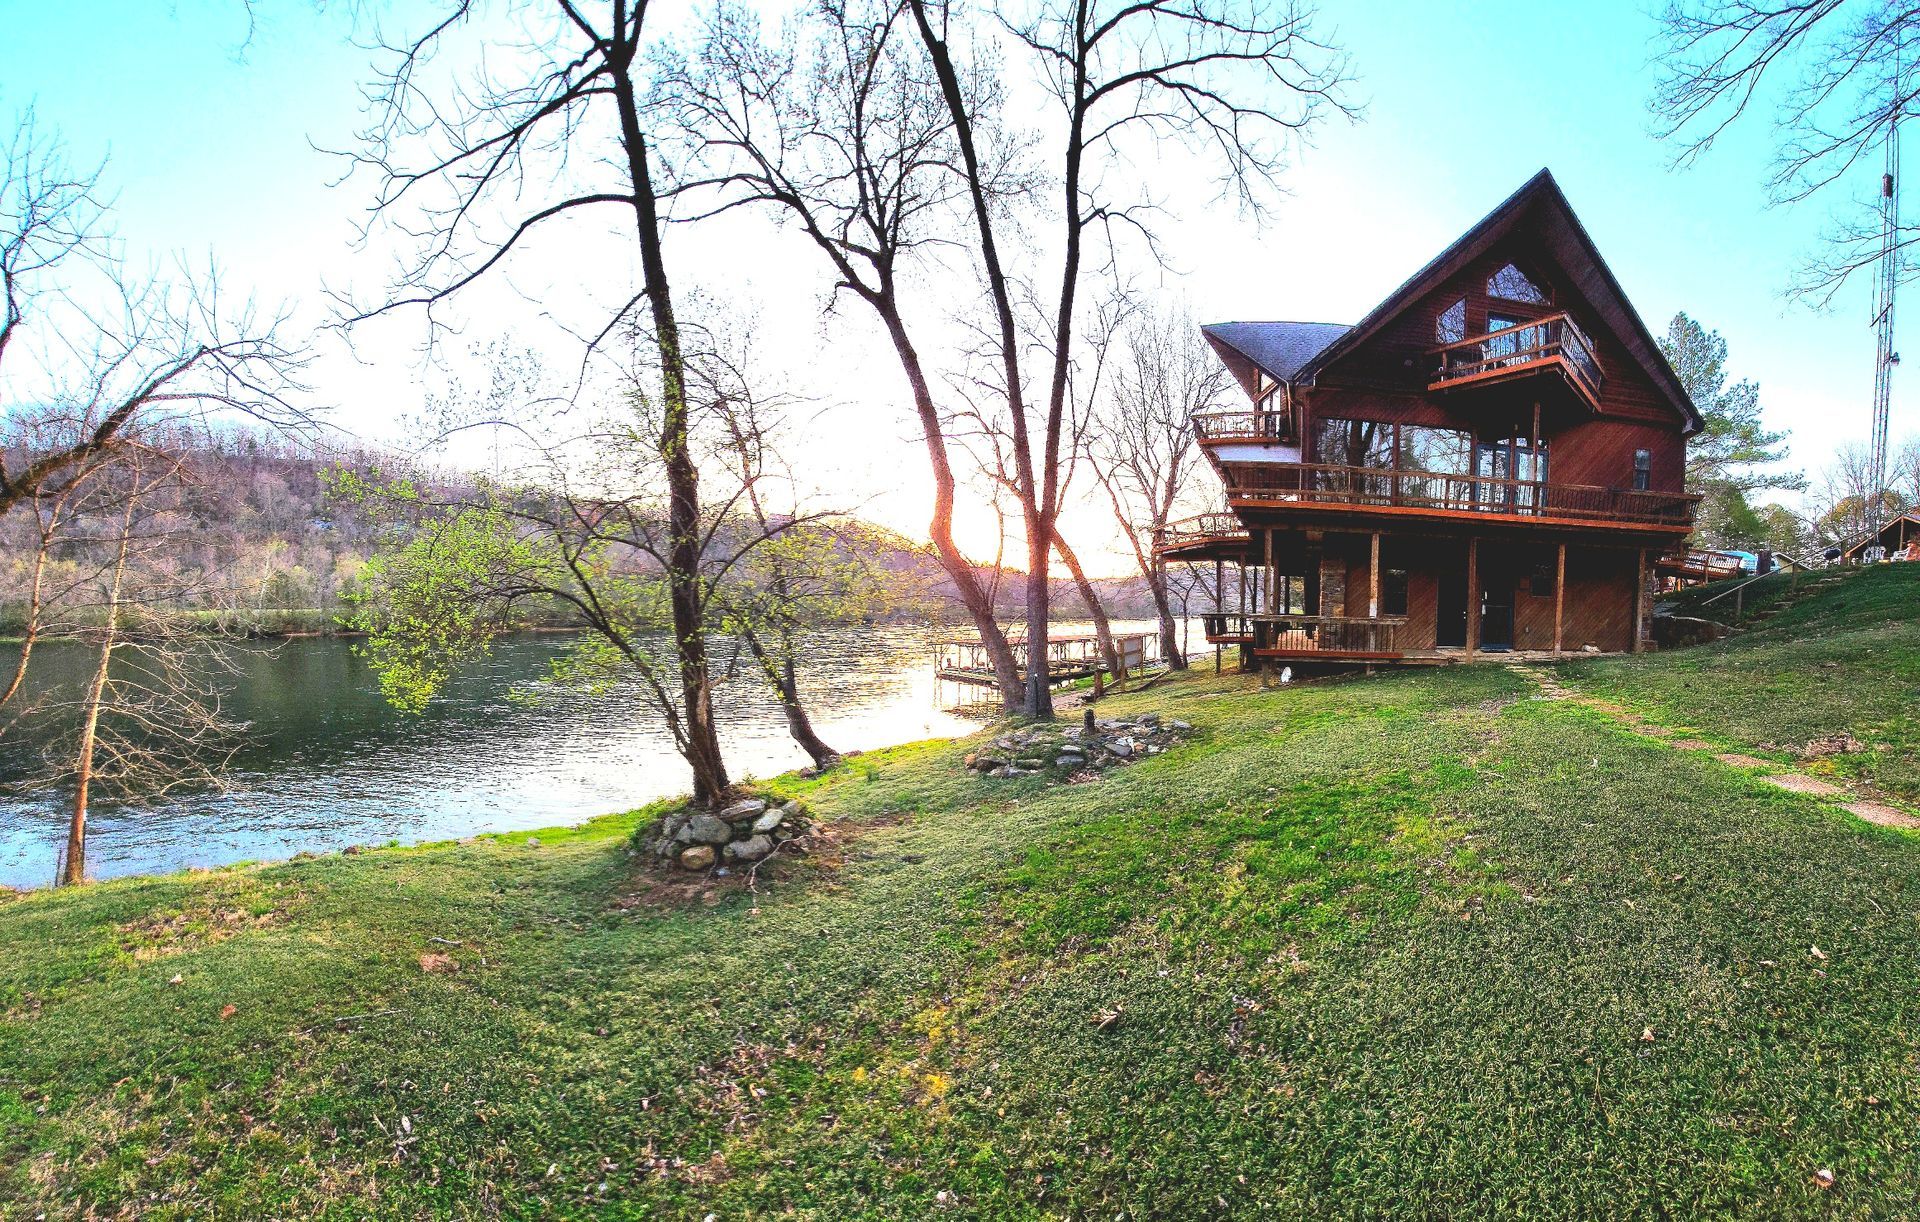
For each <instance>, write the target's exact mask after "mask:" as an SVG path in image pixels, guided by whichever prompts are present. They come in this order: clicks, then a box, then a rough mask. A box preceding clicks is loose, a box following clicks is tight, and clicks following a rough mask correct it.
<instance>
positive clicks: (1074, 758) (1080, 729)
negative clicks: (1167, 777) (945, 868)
mask: <svg viewBox="0 0 1920 1222" xmlns="http://www.w3.org/2000/svg"><path fill="white" fill-rule="evenodd" d="M1192 729H1193V727H1192V726H1190V725H1188V724H1187V723H1186V722H1184V721H1162V720H1161V719H1160V715H1159V714H1157V713H1141V714H1140V715H1138V716H1136V717H1132V718H1128V719H1126V720H1112V719H1100V720H1096V719H1095V718H1094V717H1093V715H1092V713H1091V712H1089V713H1088V715H1087V719H1086V721H1085V722H1084V723H1083V724H1081V725H1077V726H1067V727H1065V728H1061V727H1057V726H1046V725H1041V726H1027V727H1025V728H1023V729H1019V730H1012V731H1009V732H1008V733H1006V734H1002V735H1001V736H1000V737H999V738H996V739H994V740H993V743H992V744H991V745H990V746H987V747H983V748H981V749H980V750H978V751H973V752H970V753H968V755H967V757H966V766H967V767H968V768H970V769H972V770H973V771H974V772H977V773H979V774H981V775H982V776H989V777H995V778H998V777H1013V776H1032V775H1034V774H1035V773H1040V772H1060V773H1067V774H1070V775H1092V774H1094V773H1097V772H1101V771H1104V770H1105V769H1108V768H1113V767H1116V766H1119V765H1122V764H1131V763H1135V762H1137V761H1139V760H1142V759H1145V758H1146V757H1147V756H1149V755H1158V754H1160V753H1161V752H1162V751H1165V750H1166V749H1167V748H1168V747H1170V746H1172V745H1173V744H1174V743H1176V742H1179V741H1180V739H1181V738H1182V737H1184V736H1185V735H1186V734H1187V733H1188V732H1189V731H1190V730H1192Z"/></svg>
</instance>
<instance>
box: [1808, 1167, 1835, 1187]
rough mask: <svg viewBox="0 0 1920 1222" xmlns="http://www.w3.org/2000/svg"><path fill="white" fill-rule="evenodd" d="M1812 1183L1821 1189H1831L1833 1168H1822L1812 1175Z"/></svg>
mask: <svg viewBox="0 0 1920 1222" xmlns="http://www.w3.org/2000/svg"><path fill="white" fill-rule="evenodd" d="M1813 1182H1814V1183H1815V1184H1817V1185H1819V1186H1820V1187H1822V1188H1831V1187H1833V1168H1831V1167H1822V1168H1820V1170H1818V1171H1816V1172H1814V1173H1813Z"/></svg>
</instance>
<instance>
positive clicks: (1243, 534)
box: [1153, 513, 1251, 552]
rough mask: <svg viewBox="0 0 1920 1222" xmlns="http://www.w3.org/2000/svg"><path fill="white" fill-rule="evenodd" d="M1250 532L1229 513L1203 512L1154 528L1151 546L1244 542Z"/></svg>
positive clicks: (1165, 548)
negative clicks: (1157, 528)
mask: <svg viewBox="0 0 1920 1222" xmlns="http://www.w3.org/2000/svg"><path fill="white" fill-rule="evenodd" d="M1249 538H1251V535H1249V534H1248V532H1247V527H1246V523H1244V522H1242V521H1241V520H1240V519H1239V517H1238V516H1237V515H1235V514H1231V513H1202V514H1196V515H1194V516H1193V517H1191V518H1182V519H1180V520H1179V521H1178V522H1169V523H1167V524H1166V525H1165V526H1163V527H1161V528H1160V529H1159V530H1156V531H1154V532H1153V550H1154V551H1156V552H1164V551H1166V550H1168V549H1169V548H1177V547H1185V546H1187V545H1189V544H1194V543H1244V542H1246V541H1247V540H1248V539H1249Z"/></svg>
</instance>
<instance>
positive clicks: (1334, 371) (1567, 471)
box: [1301, 228, 1686, 492]
mask: <svg viewBox="0 0 1920 1222" xmlns="http://www.w3.org/2000/svg"><path fill="white" fill-rule="evenodd" d="M1510 262H1511V263H1514V264H1516V265H1518V266H1519V267H1521V268H1522V269H1523V270H1525V271H1526V272H1527V274H1528V275H1529V276H1530V277H1531V278H1532V279H1533V280H1534V282H1535V283H1537V284H1539V285H1540V286H1541V287H1542V288H1544V289H1546V290H1547V291H1548V292H1549V294H1550V295H1551V296H1552V298H1553V300H1552V302H1551V303H1550V304H1546V305H1528V304H1523V303H1509V302H1505V301H1494V300H1492V299H1490V298H1488V296H1487V294H1486V291H1485V289H1486V282H1487V279H1488V277H1489V276H1491V275H1492V274H1493V273H1494V272H1495V271H1497V270H1498V269H1499V268H1500V267H1502V266H1503V265H1505V264H1507V263H1510ZM1463 297H1464V298H1465V299H1466V301H1467V333H1468V335H1469V336H1471V335H1475V334H1479V333H1481V332H1483V331H1485V329H1486V326H1487V315H1488V313H1489V311H1490V310H1498V311H1500V312H1502V313H1504V314H1507V315H1510V316H1512V317H1516V318H1520V319H1523V320H1525V319H1528V318H1533V317H1541V316H1544V315H1547V314H1551V313H1555V312H1557V311H1560V310H1566V311H1569V312H1571V313H1572V314H1573V315H1574V317H1575V318H1576V319H1578V320H1579V321H1580V322H1581V325H1582V326H1583V328H1584V329H1585V330H1586V331H1587V333H1588V335H1590V336H1591V337H1592V339H1593V342H1594V347H1595V351H1596V354H1597V356H1598V358H1599V361H1600V364H1601V366H1602V368H1603V370H1604V371H1605V382H1604V384H1603V386H1602V387H1601V394H1600V405H1601V410H1600V412H1599V414H1598V415H1597V416H1589V415H1588V414H1586V413H1584V412H1577V411H1574V410H1572V409H1571V408H1569V407H1567V406H1565V405H1561V406H1557V407H1555V408H1553V409H1551V410H1549V411H1547V412H1546V413H1544V414H1543V426H1542V432H1543V434H1544V435H1546V436H1547V437H1548V438H1549V439H1550V442H1551V444H1552V447H1553V454H1552V475H1551V478H1552V480H1553V481H1554V482H1564V483H1584V484H1596V485H1602V486H1617V487H1627V486H1630V485H1631V482H1632V478H1633V452H1634V451H1635V450H1637V449H1645V450H1648V451H1649V452H1650V453H1651V456H1652V461H1653V470H1652V482H1651V486H1652V488H1653V489H1654V490H1656V491H1667V492H1678V491H1680V490H1681V489H1682V487H1683V486H1684V469H1685V463H1686V443H1685V439H1684V438H1683V437H1682V435H1681V430H1682V428H1683V427H1684V424H1685V422H1684V420H1683V419H1682V418H1681V417H1680V415H1679V413H1678V412H1676V411H1675V410H1674V408H1673V407H1672V406H1671V405H1670V404H1669V403H1668V402H1667V400H1666V398H1665V396H1664V395H1663V394H1662V393H1661V392H1660V390H1659V389H1658V388H1657V387H1656V386H1655V385H1654V383H1653V381H1652V380H1651V379H1650V378H1649V377H1648V376H1647V374H1646V373H1645V371H1644V370H1643V369H1642V368H1641V366H1640V365H1639V363H1638V362H1637V361H1635V360H1634V359H1633V357H1632V356H1631V355H1630V354H1629V353H1628V351H1627V350H1626V348H1625V347H1624V346H1623V345H1622V344H1621V342H1620V340H1619V338H1618V337H1617V336H1616V335H1615V334H1614V333H1613V331H1612V330H1611V328H1608V327H1606V326H1604V325H1602V324H1601V323H1600V319H1599V316H1598V314H1597V312H1596V311H1595V310H1594V309H1593V308H1592V307H1591V305H1590V304H1589V303H1588V302H1587V300H1586V298H1585V297H1584V296H1583V295H1582V294H1581V293H1580V291H1579V289H1578V288H1577V287H1576V284H1575V280H1574V278H1573V277H1572V276H1571V275H1569V274H1568V273H1567V272H1566V271H1565V270H1564V269H1562V268H1561V267H1560V266H1559V264H1558V262H1557V261H1556V260H1555V259H1554V257H1553V256H1552V254H1551V253H1550V252H1549V251H1548V250H1547V249H1546V247H1545V245H1544V244H1543V243H1542V242H1540V241H1539V240H1538V239H1536V238H1533V237H1532V236H1530V235H1529V234H1528V232H1527V231H1526V230H1525V229H1524V228H1522V229H1521V230H1520V231H1518V232H1516V233H1515V234H1513V235H1510V236H1509V237H1508V238H1507V239H1505V240H1503V241H1501V242H1499V243H1496V244H1495V245H1494V246H1493V247H1492V248H1491V249H1490V250H1488V251H1487V252H1486V253H1485V254H1483V255H1482V256H1480V257H1479V258H1477V259H1474V260H1473V261H1471V262H1470V263H1468V264H1467V265H1465V266H1464V267H1463V268H1462V269H1461V270H1459V271H1458V272H1456V273H1454V274H1453V275H1452V276H1450V277H1448V278H1447V279H1446V280H1445V281H1443V282H1442V284H1441V286H1440V287H1439V288H1437V289H1434V290H1433V291H1432V292H1430V293H1428V294H1427V295H1426V296H1425V297H1423V298H1422V299H1420V301H1418V302H1417V303H1416V304H1414V305H1413V306H1411V307H1409V308H1408V309H1407V310H1405V311H1404V312H1402V313H1401V314H1399V315H1398V316H1397V317H1395V318H1394V319H1392V320H1391V321H1389V322H1388V323H1387V324H1386V325H1385V326H1384V327H1382V328H1381V330H1380V331H1379V333H1378V334H1376V335H1374V336H1372V337H1371V338H1369V339H1368V340H1367V341H1366V342H1364V343H1362V344H1361V345H1360V346H1359V347H1358V348H1356V349H1355V350H1354V351H1352V352H1350V353H1348V354H1346V355H1345V356H1343V357H1341V358H1340V359H1339V360H1337V361H1336V362H1335V363H1334V364H1333V365H1332V366H1331V367H1330V368H1328V369H1326V370H1325V371H1323V372H1322V373H1321V374H1320V376H1319V378H1318V382H1317V385H1316V386H1315V387H1314V388H1313V389H1311V390H1309V391H1307V392H1306V393H1304V394H1303V395H1302V396H1301V398H1302V400H1303V407H1304V414H1305V415H1307V416H1309V417H1311V418H1314V419H1331V418H1340V419H1356V420H1377V421H1381V422H1393V423H1403V424H1424V425H1432V426H1438V427H1452V428H1462V429H1469V430H1474V431H1480V432H1487V431H1500V429H1502V428H1503V427H1505V426H1507V425H1508V424H1511V425H1513V426H1515V427H1518V428H1519V431H1520V432H1522V433H1524V432H1525V431H1526V427H1530V425H1531V421H1525V422H1524V426H1523V424H1522V421H1521V420H1520V419H1519V417H1523V416H1525V415H1527V414H1529V409H1528V407H1527V406H1526V402H1525V401H1526V399H1527V398H1528V397H1529V396H1528V395H1527V394H1526V393H1525V388H1524V387H1523V388H1521V389H1520V390H1518V391H1516V390H1515V389H1514V387H1513V384H1508V386H1507V387H1505V388H1504V390H1505V392H1506V393H1507V394H1508V395H1509V396H1512V397H1513V400H1514V402H1513V405H1512V406H1511V407H1509V408H1506V409H1504V410H1501V409H1496V410H1494V411H1492V412H1489V411H1488V410H1487V409H1486V407H1485V405H1484V402H1483V403H1481V404H1475V403H1474V402H1473V401H1472V399H1471V398H1470V397H1467V398H1463V397H1462V392H1454V393H1453V394H1452V395H1444V396H1430V395H1429V394H1428V393H1427V380H1428V375H1429V373H1430V372H1431V367H1432V363H1433V357H1432V355H1431V352H1432V349H1433V348H1434V346H1435V344H1436V343H1437V342H1438V339H1437V336H1436V332H1435V325H1436V322H1437V320H1438V318H1439V315H1440V313H1441V312H1442V311H1443V310H1445V309H1446V308H1447V307H1448V306H1449V305H1451V304H1452V303H1453V302H1455V301H1457V300H1460V299H1461V298H1463ZM1548 376H1551V375H1542V377H1543V378H1544V377H1548ZM1548 389H1549V388H1548V387H1546V386H1544V385H1543V386H1542V387H1541V388H1540V390H1539V393H1537V394H1536V395H1534V396H1532V397H1534V398H1544V397H1547V394H1546V392H1547V391H1548ZM1465 393H1466V394H1467V395H1468V396H1471V394H1472V393H1474V392H1465ZM1309 427H1310V426H1309Z"/></svg>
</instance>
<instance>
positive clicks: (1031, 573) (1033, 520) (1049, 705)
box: [1026, 513, 1053, 721]
mask: <svg viewBox="0 0 1920 1222" xmlns="http://www.w3.org/2000/svg"><path fill="white" fill-rule="evenodd" d="M1027 530H1028V532H1029V533H1028V539H1027V706H1026V714H1027V716H1029V717H1031V718H1033V719H1034V720H1035V721H1052V720H1053V688H1052V686H1051V682H1052V677H1053V676H1052V674H1051V673H1050V672H1049V670H1048V668H1047V654H1048V652H1049V650H1048V645H1047V638H1048V635H1049V633H1050V630H1051V627H1052V625H1051V623H1050V619H1051V616H1052V609H1051V607H1050V606H1049V604H1050V603H1051V602H1052V594H1053V592H1052V591H1051V590H1049V589H1048V588H1047V575H1048V570H1049V568H1050V567H1051V565H1050V563H1049V562H1050V561H1051V560H1052V559H1053V549H1052V548H1051V547H1049V546H1048V541H1049V540H1050V539H1051V538H1052V536H1053V531H1052V529H1051V528H1050V527H1049V526H1047V525H1046V524H1045V523H1043V522H1042V521H1041V520H1040V515H1039V514H1037V513H1029V514H1028V515H1027Z"/></svg>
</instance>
